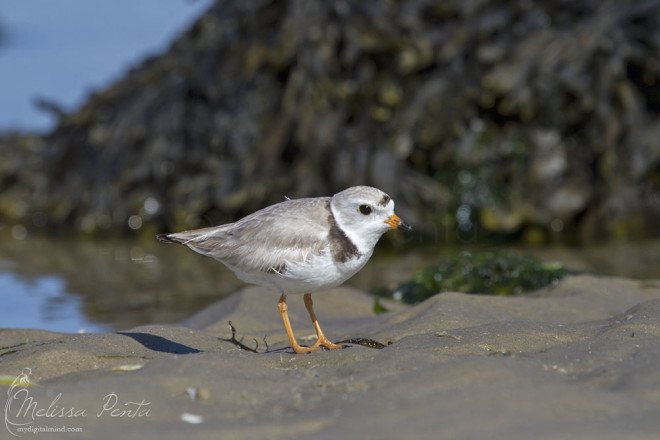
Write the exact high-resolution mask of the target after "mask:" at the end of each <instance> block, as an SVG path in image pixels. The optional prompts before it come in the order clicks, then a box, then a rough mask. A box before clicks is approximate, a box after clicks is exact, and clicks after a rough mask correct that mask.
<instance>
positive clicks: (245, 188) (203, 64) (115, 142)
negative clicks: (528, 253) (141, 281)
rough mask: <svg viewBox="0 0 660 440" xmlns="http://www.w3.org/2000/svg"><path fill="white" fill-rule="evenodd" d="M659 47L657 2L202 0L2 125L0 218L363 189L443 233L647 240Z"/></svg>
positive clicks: (658, 185) (165, 213)
mask: <svg viewBox="0 0 660 440" xmlns="http://www.w3.org/2000/svg"><path fill="white" fill-rule="evenodd" d="M659 42H660V4H659V3H658V2H656V1H642V0H638V1H625V2H621V1H615V0H605V1H600V0H581V1H578V2H567V1H554V2H542V3H533V2H532V3H530V2H522V1H521V2H508V1H502V0H498V1H491V2H484V1H480V0H467V1H456V0H452V1H443V2H428V1H426V0H407V1H402V2H362V1H358V0H348V1H341V2H324V1H305V2H300V1H295V0H286V1H277V2H275V1H266V0H264V1H253V2H242V1H240V0H226V1H222V2H218V3H216V4H215V5H214V6H212V7H211V8H210V9H209V11H208V12H207V13H206V14H204V15H203V16H202V17H201V18H200V19H199V20H198V21H197V22H196V23H195V24H194V25H193V26H192V27H191V28H190V29H189V30H188V31H186V32H185V33H184V34H182V35H181V36H180V38H178V39H177V40H176V41H175V42H174V44H173V45H172V46H171V47H170V49H169V50H168V51H167V53H165V54H163V55H161V56H157V57H153V58H151V59H148V60H146V61H145V62H144V63H143V64H142V65H140V66H138V67H136V68H134V69H133V70H131V71H129V72H127V73H126V75H125V77H124V78H123V79H122V80H120V81H118V82H117V83H115V84H113V85H111V86H110V87H108V88H107V89H106V90H102V91H99V92H98V93H96V94H94V95H93V96H91V97H90V99H89V101H88V102H87V104H85V105H84V106H82V107H81V108H80V109H79V110H77V111H76V112H74V113H71V114H67V115H64V116H62V118H61V120H60V123H59V126H58V127H57V129H56V130H55V131H54V132H53V133H51V134H50V135H48V136H45V137H43V138H39V139H36V140H35V139H33V138H32V137H28V140H25V139H24V138H23V137H21V136H6V137H5V138H3V139H2V140H1V141H0V163H2V165H0V183H1V184H2V186H3V191H2V192H1V193H0V221H2V222H3V223H10V224H16V223H18V224H22V225H23V226H24V227H26V228H38V227H41V226H43V227H47V228H51V229H74V230H80V231H84V232H87V233H99V232H102V233H105V232H107V231H117V230H122V229H123V230H131V229H133V230H141V231H145V230H147V231H148V232H153V229H157V228H158V229H160V228H167V229H175V228H176V229H178V228H192V227H198V226H203V225H209V224H214V223H218V222H221V221H228V220H231V219H234V218H236V217H238V216H241V215H244V214H246V213H248V212H251V211H253V210H255V209H258V208H261V207H263V206H264V205H266V204H269V203H273V202H278V201H280V200H282V198H283V196H284V195H287V196H289V197H299V196H317V195H327V194H332V193H333V192H335V191H337V190H339V189H342V188H344V187H347V186H350V185H355V184H371V185H374V186H378V187H380V188H382V189H383V190H385V191H387V192H388V193H390V194H392V195H393V197H395V199H396V200H398V201H400V202H399V203H400V204H401V205H404V207H403V209H404V210H405V211H409V212H410V214H408V217H412V216H413V215H416V216H417V218H414V217H412V218H411V220H412V221H413V222H414V223H415V224H416V225H418V228H417V229H418V230H420V231H423V232H426V233H430V234H436V237H437V238H439V239H441V240H455V239H456V236H457V235H458V236H459V237H460V238H461V239H463V240H472V239H473V238H474V237H483V236H484V235H483V232H484V231H488V232H492V233H496V234H506V235H511V234H514V236H518V237H520V236H522V237H525V238H527V239H528V240H531V241H543V240H548V239H551V238H553V237H555V236H569V237H571V238H577V239H582V240H590V239H595V238H600V237H603V236H605V237H617V238H634V237H642V236H650V235H658V233H659V232H660V230H659V229H658V225H659V224H660V222H659V221H658V220H660V196H659V194H660V149H659V148H657V139H660V118H658V113H659V112H660V63H659V62H658V55H657V54H658V53H660V47H659V46H660V43H659ZM26 144H29V145H26ZM7 162H11V163H12V164H13V165H7V164H6V163H7ZM413 213H414V214H413ZM35 215H36V218H37V219H38V221H37V222H35Z"/></svg>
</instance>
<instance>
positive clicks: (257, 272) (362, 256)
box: [157, 186, 411, 353]
mask: <svg viewBox="0 0 660 440" xmlns="http://www.w3.org/2000/svg"><path fill="white" fill-rule="evenodd" d="M390 229H399V230H403V231H409V230H411V227H410V225H409V224H408V223H406V222H404V221H402V220H401V219H400V218H399V217H398V216H397V215H396V214H394V202H393V201H392V199H391V198H390V196H388V195H387V194H385V193H384V192H382V191H381V190H379V189H376V188H372V187H369V186H354V187H351V188H348V189H345V190H344V191H341V192H339V193H337V194H335V195H334V196H332V197H317V198H307V199H296V200H288V199H287V200H285V201H284V202H281V203H277V204H275V205H271V206H268V207H267V208H264V209H262V210H260V211H257V212H255V213H252V214H250V215H248V216H247V217H244V218H242V219H240V220H238V221H237V222H235V223H229V224H226V225H221V226H214V227H210V228H203V229H196V230H193V231H184V232H176V233H172V234H159V235H157V238H158V239H159V240H161V241H165V242H171V243H176V244H181V245H184V246H187V247H189V248H190V249H192V250H194V251H195V252H198V253H200V254H202V255H206V256H208V257H213V258H215V259H216V260H218V261H220V262H221V263H223V264H224V265H225V266H227V267H228V268H229V269H231V270H232V271H233V272H234V274H235V275H236V276H237V277H238V278H239V279H241V280H243V281H245V282H246V283H250V284H257V285H259V286H263V287H265V288H267V289H269V290H273V291H276V292H279V293H280V294H281V296H280V300H279V302H278V308H279V310H280V315H281V316H282V321H283V322H284V327H285V328H286V333H287V336H288V337H289V342H290V344H291V348H292V349H293V351H294V352H296V353H308V352H311V351H314V350H318V349H319V348H320V347H321V346H323V347H326V348H329V349H335V348H342V346H341V345H337V344H334V343H332V342H330V340H328V338H326V337H325V336H324V334H323V331H321V327H320V326H319V324H318V321H317V319H316V315H315V313H314V309H313V307H312V295H311V292H315V291H318V290H323V289H327V288H331V287H336V286H338V285H340V284H342V283H343V282H344V281H346V280H347V279H349V278H350V277H352V276H353V275H355V274H356V273H357V272H358V271H359V270H360V269H362V267H363V266H364V265H365V263H366V262H367V261H368V260H369V258H370V257H371V254H372V253H373V251H374V247H375V246H376V243H377V242H378V239H380V237H381V235H383V234H384V233H385V232H386V231H388V230H390ZM288 293H304V302H305V307H306V308H307V312H308V313H309V317H310V318H311V320H312V322H313V324H314V328H315V329H316V334H317V336H318V340H317V341H316V343H315V344H314V345H313V346H311V347H303V346H301V345H299V344H298V342H297V341H296V339H295V337H294V336H293V331H292V330H291V324H290V323H289V316H288V315H287V304H286V295H287V294H288Z"/></svg>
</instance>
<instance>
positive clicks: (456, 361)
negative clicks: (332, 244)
mask: <svg viewBox="0 0 660 440" xmlns="http://www.w3.org/2000/svg"><path fill="white" fill-rule="evenodd" d="M277 297H278V296H277V295H276V294H273V293H268V292H266V291H263V290H261V289H258V288H246V289H245V290H242V291H240V292H238V293H236V294H234V295H232V296H231V297H229V298H227V299H226V300H224V301H221V302H219V303H216V304H215V305H213V306H211V307H209V308H208V309H206V310H204V311H202V312H201V313H199V314H198V315H196V316H194V317H192V318H191V319H190V320H189V321H187V322H185V323H183V324H182V325H180V326H160V325H153V326H144V327H138V328H133V329H130V330H127V331H124V332H117V333H107V334H80V335H79V334H57V333H50V332H45V331H39V330H13V329H12V330H1V331H0V347H1V348H0V375H1V376H2V377H1V378H2V383H3V384H4V385H3V386H2V387H0V391H1V392H2V394H1V395H0V403H3V404H4V405H3V406H4V409H5V411H4V412H5V414H4V417H5V426H4V427H2V426H0V438H3V439H4V438H7V439H9V438H15V437H14V436H13V435H11V433H15V434H18V435H20V436H22V437H26V438H31V437H30V436H31V435H34V434H33V433H32V432H18V431H19V429H20V428H27V429H32V430H39V429H43V430H45V429H47V428H50V429H59V430H62V429H64V430H73V431H81V432H67V433H62V434H58V433H53V432H42V433H40V434H39V435H40V438H94V439H116V438H145V439H165V438H167V439H169V438H172V439H174V438H176V439H181V438H189V439H197V438H199V439H207V438H218V439H288V438H305V439H337V438H347V439H353V438H360V439H371V438H373V439H402V438H411V439H413V438H414V439H427V438H428V439H530V438H534V439H599V440H603V439H621V438H626V439H649V440H650V439H653V440H657V439H658V438H660V367H659V365H660V338H659V337H658V336H660V282H658V281H633V280H627V279H620V278H603V277H592V276H575V277H569V278H566V279H565V280H563V281H562V282H561V283H559V284H558V285H557V286H553V287H549V288H547V289H544V290H542V291H540V292H537V293H535V294H533V295H530V296H525V297H515V298H506V297H491V296H479V295H464V294H458V293H445V294H441V295H436V296H435V297H433V298H430V299H429V300H427V301H425V302H423V303H421V304H418V305H416V306H412V307H404V306H396V307H393V310H392V311H390V312H388V313H386V314H382V315H374V313H373V310H372V309H373V299H372V298H371V297H369V296H367V295H365V294H364V293H361V292H359V291H355V290H350V289H342V288H340V289H336V290H333V291H329V292H324V293H318V294H315V295H314V300H315V308H316V311H317V315H318V316H319V320H320V321H321V325H322V326H323V329H324V331H325V332H326V334H327V335H328V336H329V337H330V338H331V339H332V340H335V341H338V340H342V339H346V338H358V337H361V338H370V339H374V340H377V341H379V342H381V343H383V344H385V345H386V347H385V348H383V349H380V350H378V349H372V348H367V347H363V346H360V345H350V347H349V348H346V349H344V350H333V351H321V352H315V353H311V354H306V355H294V354H292V352H291V351H290V349H288V343H287V340H286V335H285V333H284V328H283V326H282V324H281V321H280V317H279V314H278V312H277V307H276V302H277ZM394 309H396V310H394ZM289 311H290V313H291V317H292V324H293V328H294V330H296V332H297V336H298V337H299V339H302V340H303V342H304V343H311V342H313V339H312V340H309V339H305V338H306V337H309V336H313V330H312V326H311V323H310V322H309V320H308V318H307V315H306V312H305V310H304V307H303V304H302V297H300V296H293V295H292V296H290V297H289ZM228 321H232V323H233V324H234V326H235V327H236V329H237V337H238V338H239V339H240V338H243V343H244V344H246V345H248V346H250V347H256V342H255V340H256V341H257V342H258V349H257V350H258V351H259V353H252V352H249V351H246V350H243V349H241V348H239V347H238V346H236V345H235V344H232V343H231V342H227V341H223V340H221V339H219V338H229V337H230V336H231V331H230V329H229V326H228V324H227V322H228ZM264 340H265V341H264ZM266 344H267V346H268V351H267V352H265V350H266ZM388 344H389V345H388ZM14 379H16V380H14ZM21 380H22V383H19V382H20V381H21ZM12 381H14V382H15V383H14V386H13V387H11V386H10V384H11V382H12ZM28 385H29V386H28ZM23 423H24V425H21V424H23Z"/></svg>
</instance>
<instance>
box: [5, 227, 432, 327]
mask: <svg viewBox="0 0 660 440" xmlns="http://www.w3.org/2000/svg"><path fill="white" fill-rule="evenodd" d="M377 260H378V261H375V262H374V261H372V262H370V264H369V265H368V266H367V268H365V270H363V271H362V272H361V273H360V274H359V275H358V276H356V277H354V279H353V280H351V284H352V285H353V286H355V287H358V288H361V289H365V290H368V289H370V288H371V287H372V286H374V285H376V286H382V285H385V284H392V285H394V284H396V283H398V282H401V281H403V280H404V279H405V277H406V276H407V275H408V274H410V273H411V272H412V271H413V270H414V268H416V267H419V266H421V265H423V260H422V259H421V258H420V257H417V258H415V257H412V258H408V259H407V263H406V265H404V266H401V267H400V270H396V271H392V270H387V269H384V266H387V265H388V264H393V263H396V261H397V260H398V259H397V258H395V256H390V257H388V256H387V255H385V254H383V253H381V254H380V257H378V258H377ZM389 262H393V263H389ZM397 265H400V264H397ZM0 283H1V284H0V292H1V297H0V298H1V299H0V301H1V303H2V306H0V328H3V327H8V328H12V327H21V328H40V329H46V330H53V331H63V332H76V331H78V330H80V329H85V330H86V331H88V332H89V331H91V332H94V331H108V330H121V329H127V328H131V327H134V326H136V325H142V324H152V323H170V322H180V321H183V320H185V319H187V318H189V317H190V316H191V315H193V314H194V313H196V312H198V311H199V310H201V309H202V308H204V307H206V306H207V305H209V304H211V303H213V302H215V301H218V300H220V299H221V298H223V297H225V296H227V295H229V294H231V293H232V292H235V291H236V290H238V289H240V288H241V287H243V286H245V284H244V283H242V282H241V281H239V280H238V279H237V278H236V277H235V276H234V275H233V273H232V272H230V271H229V270H228V269H226V268H225V267H224V266H223V265H222V264H220V263H218V262H216V261H214V260H212V259H211V258H208V257H203V256H201V255H198V254H195V253H194V252H191V251H190V250H188V249H185V248H182V247H178V246H172V245H166V244H162V243H159V242H157V241H156V240H155V239H154V240H153V242H150V241H122V240H113V241H107V242H97V241H88V240H62V239H51V238H44V237H28V238H26V239H24V240H5V242H4V243H3V246H2V247H1V248H0ZM277 298H278V295H277V294H273V295H272V297H271V298H264V307H272V308H273V311H274V313H276V312H277V309H276V303H277ZM28 314H29V315H30V316H31V317H32V318H31V319H30V320H26V319H21V315H28Z"/></svg>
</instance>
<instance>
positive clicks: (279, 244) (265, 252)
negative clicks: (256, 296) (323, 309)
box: [159, 197, 331, 272]
mask: <svg viewBox="0 0 660 440" xmlns="http://www.w3.org/2000/svg"><path fill="white" fill-rule="evenodd" d="M329 202H330V198H329V197H319V198H313V199H296V200H287V201H284V202H282V203H278V204H275V205H271V206H269V207H267V208H264V209H262V210H260V211H257V212H255V213H253V214H250V215H248V216H247V217H244V218H242V219H241V220H239V221H237V222H235V223H230V224H227V225H222V226H216V227H211V228H204V229H196V230H192V231H184V232H178V233H173V234H162V235H161V236H159V239H161V240H164V241H171V242H174V243H178V244H182V245H185V246H188V247H189V248H190V249H192V250H194V251H195V252H198V253H200V254H202V255H206V256H209V257H213V258H215V259H216V260H219V261H221V262H223V263H225V264H227V265H230V266H234V267H236V266H240V267H241V269H242V270H243V271H263V272H268V271H275V272H281V271H282V270H283V269H284V268H285V267H286V265H287V264H295V263H299V262H302V261H305V260H307V259H308V258H310V257H312V256H314V255H318V254H320V253H321V252H323V250H324V249H325V248H326V247H327V236H328V231H329V229H330V221H329V217H330V215H331V213H330V206H329Z"/></svg>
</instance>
